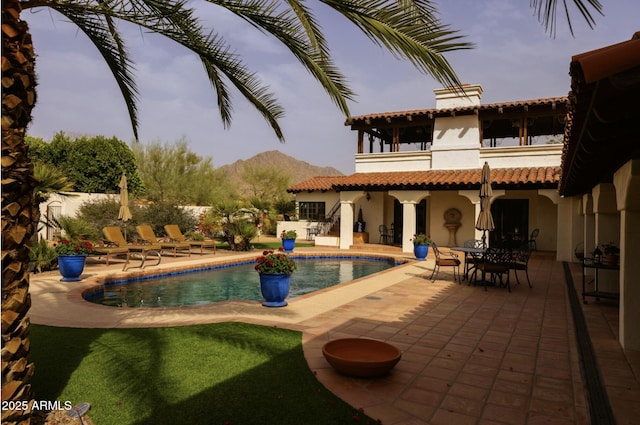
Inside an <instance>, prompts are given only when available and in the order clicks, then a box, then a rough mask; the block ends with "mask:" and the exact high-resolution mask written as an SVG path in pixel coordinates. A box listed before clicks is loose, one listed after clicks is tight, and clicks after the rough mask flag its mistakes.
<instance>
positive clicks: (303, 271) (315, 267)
mask: <svg viewBox="0 0 640 425" xmlns="http://www.w3.org/2000/svg"><path fill="white" fill-rule="evenodd" d="M294 258H295V260H296V263H297V266H298V269H297V270H296V272H295V273H294V274H293V276H292V278H291V289H290V291H289V296H288V298H295V297H297V296H300V295H304V294H307V293H310V292H314V291H318V290H320V289H323V288H328V287H331V286H334V285H337V284H339V283H344V282H349V281H352V280H355V279H359V278H361V277H364V276H368V275H371V274H373V273H378V272H380V271H383V270H386V269H389V268H391V267H393V266H395V265H396V264H397V263H396V261H395V260H393V259H391V258H375V257H296V256H294ZM254 265H255V262H254V261H250V262H241V263H234V264H225V265H219V266H212V267H210V268H207V269H204V270H197V271H188V272H180V273H171V274H164V275H160V276H155V277H153V278H152V279H149V278H144V279H137V280H132V281H124V282H115V283H108V284H104V285H102V286H101V287H98V288H96V289H95V290H92V291H88V292H87V293H85V294H83V297H84V299H85V300H87V301H90V302H92V303H97V304H102V305H106V306H112V307H182V306H195V305H206V304H211V303H216V302H221V301H228V300H248V301H259V300H262V295H261V293H260V280H259V276H258V273H256V271H255V270H254Z"/></svg>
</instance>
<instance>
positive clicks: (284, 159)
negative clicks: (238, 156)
mask: <svg viewBox="0 0 640 425" xmlns="http://www.w3.org/2000/svg"><path fill="white" fill-rule="evenodd" d="M246 166H250V167H256V168H272V167H276V168H279V169H281V170H283V172H286V173H287V174H288V175H289V178H290V182H289V183H290V184H291V185H294V184H296V183H300V182H301V181H305V180H307V179H310V178H312V177H317V176H343V175H344V174H343V173H342V172H340V170H338V169H336V168H333V167H319V166H317V165H311V164H309V163H308V162H306V161H301V160H299V159H296V158H294V157H292V156H289V155H285V154H283V153H282V152H280V151H277V150H272V151H267V152H262V153H259V154H257V155H255V156H253V157H251V158H249V159H247V160H238V161H236V162H234V163H232V164H228V165H223V166H221V167H219V168H218V170H220V171H222V172H224V174H225V175H226V176H227V177H228V178H229V180H230V181H231V183H232V184H233V185H234V186H235V187H237V188H239V192H240V193H245V194H246V193H247V192H248V190H249V186H248V185H247V184H246V183H244V181H243V178H242V175H243V174H244V169H245V167H246Z"/></svg>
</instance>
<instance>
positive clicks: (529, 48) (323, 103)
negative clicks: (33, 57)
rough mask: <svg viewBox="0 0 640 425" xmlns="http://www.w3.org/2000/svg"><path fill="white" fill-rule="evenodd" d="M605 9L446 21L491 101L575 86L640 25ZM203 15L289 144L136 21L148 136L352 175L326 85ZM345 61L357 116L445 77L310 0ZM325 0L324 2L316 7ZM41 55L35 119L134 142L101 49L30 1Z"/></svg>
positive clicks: (488, 8)
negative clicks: (581, 67)
mask: <svg viewBox="0 0 640 425" xmlns="http://www.w3.org/2000/svg"><path fill="white" fill-rule="evenodd" d="M602 2H603V4H604V16H596V21H597V24H596V27H595V29H593V30H591V29H589V28H588V26H587V25H586V24H585V23H584V22H583V21H582V19H581V18H580V17H579V16H578V12H577V11H576V10H573V12H574V13H573V14H572V17H573V21H574V33H575V37H572V36H571V35H570V34H569V32H568V29H567V25H566V22H565V21H564V20H563V19H562V14H561V13H560V14H559V16H558V29H557V33H556V36H555V38H553V37H550V36H549V35H548V34H546V33H545V30H544V28H543V27H542V26H541V25H540V24H539V23H538V22H537V19H536V17H535V16H534V15H533V11H532V10H531V9H530V8H529V2H527V1H523V0H486V1H478V0H449V1H442V2H440V4H439V5H438V8H439V11H440V17H441V20H442V21H443V22H444V23H447V24H449V25H450V27H451V28H452V29H457V30H459V32H460V33H461V34H462V35H465V36H466V40H467V41H469V42H472V43H474V44H475V48H474V49H473V50H463V51H458V52H452V53H450V54H448V55H447V56H446V57H447V59H448V60H449V62H450V63H451V64H452V65H453V67H454V69H455V70H456V72H457V73H458V76H459V77H460V79H461V81H462V82H463V83H471V84H480V85H481V86H482V87H483V89H484V93H483V95H482V102H483V103H493V102H507V101H514V100H525V99H536V98H540V97H554V96H565V95H566V94H567V93H568V91H569V89H570V87H569V83H570V79H569V75H568V73H569V63H570V60H571V56H573V55H576V54H579V53H582V52H585V51H589V50H593V49H596V48H600V47H603V46H607V45H610V44H614V43H618V42H621V41H625V40H628V39H630V38H631V36H632V35H633V33H634V32H635V31H639V30H640V25H638V18H637V17H638V16H640V2H638V1H637V0H616V1H613V0H603V1H602ZM197 4H198V5H199V6H198V8H199V10H200V12H201V16H202V17H203V19H204V20H205V25H207V26H209V27H210V28H215V30H216V31H218V32H220V33H221V34H223V35H224V36H225V38H226V39H227V41H228V42H229V43H230V44H231V45H232V46H233V47H234V48H235V49H236V51H237V53H239V54H240V55H242V56H243V58H244V60H245V62H246V63H247V64H248V65H249V66H250V67H251V69H252V70H254V71H255V72H256V73H258V74H259V76H260V77H261V78H262V80H263V81H264V82H265V83H266V84H268V85H270V87H271V89H272V91H273V92H275V94H276V95H277V97H278V99H279V101H280V103H281V104H282V105H283V106H284V108H285V111H286V116H285V118H284V119H283V120H282V121H281V123H280V125H281V126H282V128H283V131H284V134H285V138H286V143H284V144H281V143H279V142H278V140H277V138H276V137H275V135H274V134H273V132H272V130H271V129H270V127H269V126H268V125H267V123H266V122H265V121H264V120H263V118H262V117H261V116H260V115H259V114H258V113H257V112H256V111H254V110H253V108H252V107H251V106H250V105H249V104H248V103H247V102H246V101H245V100H244V99H243V98H242V97H241V96H240V94H239V93H237V92H234V93H233V96H234V97H233V106H234V113H233V122H232V125H231V128H230V129H227V130H225V129H224V128H223V126H222V124H221V121H220V117H219V113H218V110H217V108H216V99H215V97H214V92H213V90H212V89H211V86H210V84H209V82H208V81H207V80H206V78H205V73H204V70H203V68H202V65H201V64H200V63H199V61H198V59H197V58H196V57H195V56H193V55H191V54H190V53H189V52H188V51H186V50H185V49H183V48H180V46H177V45H175V44H173V43H171V42H169V41H167V40H164V39H161V38H160V37H158V36H155V35H152V34H143V33H142V32H140V30H139V29H136V28H133V27H131V26H125V27H123V32H124V33H125V37H126V40H127V42H128V45H129V48H130V53H131V57H132V59H133V60H134V61H135V63H136V73H135V75H136V78H137V82H138V88H139V90H140V103H139V114H140V129H139V135H140V142H141V143H143V144H144V143H149V142H162V143H166V142H168V143H174V142H176V141H178V140H180V139H185V140H186V141H187V142H188V143H189V147H190V149H191V150H192V151H194V152H196V153H197V154H199V155H201V156H204V157H210V158H212V162H213V164H214V166H216V167H219V166H221V165H225V164H229V163H232V162H234V161H236V160H238V159H248V158H250V157H252V156H253V155H256V154H258V153H260V152H264V151H267V150H274V149H276V150H280V151H281V152H283V153H285V154H287V155H291V156H293V157H295V158H298V159H300V160H304V161H307V162H309V163H311V164H313V165H318V166H333V167H336V168H338V169H339V170H341V171H342V172H343V173H345V174H349V173H352V172H353V170H354V154H355V151H356V133H355V132H352V131H351V130H349V128H348V127H346V126H344V121H345V117H344V116H343V115H342V113H341V112H340V111H339V110H338V109H337V108H336V107H335V106H334V104H333V103H332V102H331V100H330V99H329V97H328V96H326V95H325V94H324V92H323V91H322V89H321V88H320V87H319V85H318V84H317V83H316V82H315V80H313V79H312V77H311V76H310V75H309V74H308V73H307V72H306V71H305V70H304V69H303V68H302V66H300V65H299V64H298V62H297V61H296V60H295V59H294V58H293V57H292V56H291V55H290V54H289V53H288V52H287V51H286V50H284V49H283V48H282V47H281V46H280V45H278V44H277V42H276V41H275V40H273V39H271V38H269V37H266V36H264V35H263V34H261V33H260V32H258V31H257V30H255V29H254V28H252V27H250V26H248V25H246V24H245V23H243V21H240V20H239V19H238V18H236V17H235V16H232V15H230V14H228V13H226V12H224V11H222V9H219V8H217V7H216V6H213V5H210V4H205V3H204V2H198V3H197ZM312 4H313V5H314V7H315V8H316V9H315V10H316V11H317V13H318V18H319V20H320V23H321V25H322V27H323V28H324V31H325V34H326V36H327V38H328V41H329V46H330V48H331V51H332V54H333V57H334V60H335V62H336V63H337V65H338V66H339V67H340V68H341V70H342V71H343V73H344V74H346V76H347V78H348V80H349V82H350V84H351V88H352V89H353V90H354V91H355V92H356V94H357V98H356V101H355V102H351V103H350V104H349V108H350V111H351V114H352V115H362V114H368V113H373V112H383V111H395V110H406V109H421V108H432V107H434V106H435V99H434V94H433V90H434V89H438V88H440V84H438V83H437V82H436V81H435V80H433V79H432V78H431V77H430V76H428V75H423V74H421V73H419V72H418V71H417V70H415V69H414V68H413V67H412V66H411V65H410V64H409V63H408V62H403V61H399V60H397V59H396V58H394V57H393V56H392V55H391V54H390V53H388V52H387V51H385V50H383V49H381V48H379V47H377V46H375V45H373V44H372V43H371V42H370V41H369V40H368V39H367V38H366V37H365V36H364V35H362V34H360V33H358V32H357V31H356V30H355V29H354V28H352V27H351V26H350V25H349V24H348V23H347V22H346V20H345V19H344V18H342V17H341V16H340V15H337V14H335V12H333V11H331V10H329V9H328V8H326V7H325V6H323V5H321V4H319V3H312ZM316 5H317V6H316ZM23 18H24V19H25V20H26V21H27V22H28V23H29V25H30V29H31V32H32V35H33V42H34V47H35V50H36V54H37V62H36V72H37V74H38V101H37V104H36V108H35V110H34V113H33V121H32V123H31V125H30V127H29V129H28V133H29V134H30V135H32V136H36V137H42V138H44V139H45V140H50V139H51V137H52V136H53V135H54V134H55V133H56V132H57V131H65V132H66V133H68V134H71V135H79V134H87V135H105V136H109V137H110V136H116V137H118V138H120V139H122V140H124V141H125V142H127V143H129V144H132V143H133V132H132V130H131V127H130V122H129V118H128V115H127V111H126V108H125V105H124V102H123V100H122V98H121V96H120V92H119V90H118V88H117V86H116V84H115V82H114V80H113V77H112V76H111V74H110V72H109V70H108V68H107V66H106V65H105V64H104V61H103V60H102V58H101V57H100V56H99V55H98V53H97V51H96V50H95V48H94V47H93V46H92V45H91V44H90V43H89V42H88V41H87V39H86V37H85V36H84V35H83V34H81V33H79V32H78V31H77V29H76V27H74V26H73V25H72V24H69V23H67V22H65V21H64V19H63V17H61V16H60V15H56V14H55V12H53V11H50V10H48V9H39V10H35V11H30V10H29V11H25V12H23Z"/></svg>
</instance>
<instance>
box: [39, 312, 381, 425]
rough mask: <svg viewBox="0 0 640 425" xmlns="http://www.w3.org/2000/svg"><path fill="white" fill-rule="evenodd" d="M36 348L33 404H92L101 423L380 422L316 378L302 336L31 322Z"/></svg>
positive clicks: (256, 329)
mask: <svg viewBox="0 0 640 425" xmlns="http://www.w3.org/2000/svg"><path fill="white" fill-rule="evenodd" d="M31 347H32V348H31V350H32V354H31V359H32V361H33V362H34V363H35V365H36V372H35V375H34V377H33V381H32V383H33V388H34V391H35V399H36V400H51V401H61V402H65V401H71V403H72V404H73V405H76V404H78V403H80V402H89V403H90V404H91V410H90V411H89V414H88V415H89V416H90V417H91V419H92V420H93V421H94V422H95V424H96V425H129V424H132V425H142V424H144V425H163V424H166V425H183V424H185V425H186V424H188V425H198V424H202V425H205V424H206V425H217V424H220V425H222V424H229V425H252V424H256V425H285V424H300V425H304V424H310V425H313V424H318V425H334V424H352V423H354V422H357V423H361V424H367V423H371V424H373V423H377V421H374V420H372V419H371V418H369V417H367V416H366V415H364V414H363V413H362V412H358V411H357V410H356V409H355V408H353V407H351V406H349V405H347V404H346V403H344V402H343V401H341V400H340V399H338V398H337V397H335V396H334V395H333V394H331V393H330V392H329V391H327V390H326V389H325V388H324V387H323V386H322V385H321V384H320V383H319V382H318V381H317V379H316V378H315V376H314V374H313V371H311V370H309V368H308V365H307V363H306V361H305V359H304V355H303V352H302V343H301V334H300V333H299V332H295V331H290V330H285V329H279V328H274V327H265V326H257V325H249V324H245V323H216V324H208V325H194V326H182V327H165V328H144V329H75V328H74V329H72V328H56V327H49V326H40V325H33V326H32V331H31Z"/></svg>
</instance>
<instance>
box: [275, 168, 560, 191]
mask: <svg viewBox="0 0 640 425" xmlns="http://www.w3.org/2000/svg"><path fill="white" fill-rule="evenodd" d="M481 173H482V170H481V169H480V168H477V169H469V170H427V171H395V172H381V173H356V174H352V175H350V176H337V177H314V178H312V179H309V180H305V181H303V182H301V183H298V184H296V185H294V186H291V187H289V188H288V189H287V191H288V192H291V193H298V192H305V191H310V192H311V191H328V190H337V191H342V190H371V191H376V190H391V189H406V190H415V189H422V190H463V189H479V188H480V175H481ZM559 178H560V167H536V168H496V169H492V170H491V180H492V182H493V187H494V188H496V189H499V188H504V189H507V188H508V189H515V188H522V189H524V188H530V189H531V188H538V189H543V188H546V189H552V188H556V187H557V186H558V181H559Z"/></svg>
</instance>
